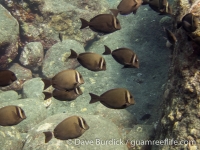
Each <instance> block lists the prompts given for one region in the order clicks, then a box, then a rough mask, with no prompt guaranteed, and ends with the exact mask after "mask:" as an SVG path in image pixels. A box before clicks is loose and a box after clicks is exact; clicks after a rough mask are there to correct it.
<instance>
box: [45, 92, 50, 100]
mask: <svg viewBox="0 0 200 150" xmlns="http://www.w3.org/2000/svg"><path fill="white" fill-rule="evenodd" d="M43 94H44V95H45V97H44V100H47V99H49V98H51V97H52V94H51V93H49V92H43Z"/></svg>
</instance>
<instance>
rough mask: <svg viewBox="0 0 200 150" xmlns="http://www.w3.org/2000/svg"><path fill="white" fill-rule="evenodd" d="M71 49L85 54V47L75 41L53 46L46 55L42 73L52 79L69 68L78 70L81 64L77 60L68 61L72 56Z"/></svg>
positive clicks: (65, 41) (66, 41)
mask: <svg viewBox="0 0 200 150" xmlns="http://www.w3.org/2000/svg"><path fill="white" fill-rule="evenodd" d="M70 49H73V50H75V51H76V52H77V53H83V52H84V51H85V50H84V47H83V46H82V45H81V44H80V43H79V42H77V41H75V40H64V41H63V42H58V43H56V44H55V45H53V46H52V47H51V48H50V49H49V50H48V51H47V53H46V55H45V58H44V61H43V65H42V73H43V75H44V76H46V77H47V78H52V77H53V76H54V75H56V74H57V73H58V72H60V71H62V70H66V69H69V68H76V67H77V66H78V65H79V63H78V61H77V60H76V59H68V57H69V56H70V54H71V51H70Z"/></svg>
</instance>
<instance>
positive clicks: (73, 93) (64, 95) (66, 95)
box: [43, 87, 83, 101]
mask: <svg viewBox="0 0 200 150" xmlns="http://www.w3.org/2000/svg"><path fill="white" fill-rule="evenodd" d="M43 93H44V94H45V100H46V99H48V98H50V97H54V98H55V99H57V100H60V101H71V100H75V99H76V98H77V97H78V96H80V95H82V94H83V92H82V91H81V89H80V87H77V88H75V89H73V90H69V91H60V90H57V89H54V90H53V92H52V93H49V92H43Z"/></svg>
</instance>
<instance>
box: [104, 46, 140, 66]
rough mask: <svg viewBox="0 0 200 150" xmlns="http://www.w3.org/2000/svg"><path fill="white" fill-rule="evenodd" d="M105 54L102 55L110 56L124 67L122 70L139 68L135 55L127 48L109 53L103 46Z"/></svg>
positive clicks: (107, 48)
mask: <svg viewBox="0 0 200 150" xmlns="http://www.w3.org/2000/svg"><path fill="white" fill-rule="evenodd" d="M104 47H105V52H104V53H103V55H109V54H112V57H113V58H114V59H115V60H116V61H117V62H118V63H120V64H122V65H124V67H123V68H139V60H138V57H137V55H136V54H135V53H134V52H133V51H132V50H131V49H128V48H119V49H116V50H114V51H111V50H110V48H109V47H107V46H106V45H104Z"/></svg>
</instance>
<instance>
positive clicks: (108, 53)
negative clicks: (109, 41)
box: [103, 45, 112, 55]
mask: <svg viewBox="0 0 200 150" xmlns="http://www.w3.org/2000/svg"><path fill="white" fill-rule="evenodd" d="M104 47H105V52H104V53H103V55H110V54H111V53H112V51H111V49H110V48H109V47H108V46H106V45H104Z"/></svg>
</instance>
